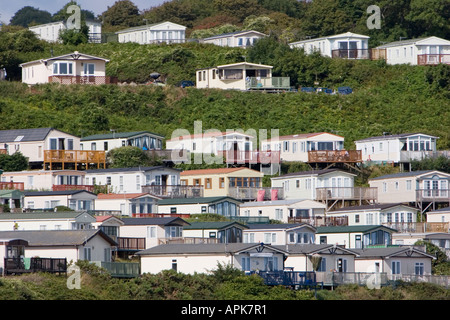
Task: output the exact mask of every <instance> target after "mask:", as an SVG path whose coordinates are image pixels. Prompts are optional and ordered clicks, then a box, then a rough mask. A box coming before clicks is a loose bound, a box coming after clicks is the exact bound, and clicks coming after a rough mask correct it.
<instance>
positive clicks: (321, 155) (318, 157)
mask: <svg viewBox="0 0 450 320" xmlns="http://www.w3.org/2000/svg"><path fill="white" fill-rule="evenodd" d="M361 161H362V155H361V150H315V151H308V162H310V163H319V162H322V163H356V162H361Z"/></svg>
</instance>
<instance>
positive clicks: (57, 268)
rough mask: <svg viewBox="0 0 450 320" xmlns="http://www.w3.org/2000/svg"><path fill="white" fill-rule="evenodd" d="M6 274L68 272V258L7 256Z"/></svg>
mask: <svg viewBox="0 0 450 320" xmlns="http://www.w3.org/2000/svg"><path fill="white" fill-rule="evenodd" d="M4 261H5V264H4V266H5V267H4V273H5V274H21V273H27V272H50V273H63V272H67V259H65V258H63V259H55V258H5V260H4Z"/></svg>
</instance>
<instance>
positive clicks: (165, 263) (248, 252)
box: [137, 243, 286, 274]
mask: <svg viewBox="0 0 450 320" xmlns="http://www.w3.org/2000/svg"><path fill="white" fill-rule="evenodd" d="M137 255H139V257H140V259H141V273H143V274H144V273H159V272H161V271H163V270H168V269H173V270H176V271H178V272H181V273H186V274H194V273H209V272H211V271H213V270H215V269H217V267H218V265H219V264H220V265H229V266H231V267H234V268H237V269H239V270H242V271H246V272H250V271H257V270H259V271H275V270H283V267H284V259H285V256H286V251H285V250H284V249H282V248H278V247H274V246H270V245H267V244H262V243H261V244H254V243H253V244H251V243H217V244H165V245H160V246H156V247H153V248H150V249H147V250H143V251H139V252H138V253H137Z"/></svg>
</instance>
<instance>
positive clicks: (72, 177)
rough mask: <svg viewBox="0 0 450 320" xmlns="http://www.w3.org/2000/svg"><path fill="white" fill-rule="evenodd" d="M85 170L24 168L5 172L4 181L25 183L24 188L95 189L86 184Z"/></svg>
mask: <svg viewBox="0 0 450 320" xmlns="http://www.w3.org/2000/svg"><path fill="white" fill-rule="evenodd" d="M84 176H85V171H82V170H24V171H10V172H3V174H2V176H1V177H2V181H3V182H8V181H14V182H15V183H17V182H20V183H23V186H24V190H28V191H31V190H40V191H52V190H53V191H61V190H65V189H84V190H86V191H91V192H92V191H94V188H93V186H86V185H85V184H84Z"/></svg>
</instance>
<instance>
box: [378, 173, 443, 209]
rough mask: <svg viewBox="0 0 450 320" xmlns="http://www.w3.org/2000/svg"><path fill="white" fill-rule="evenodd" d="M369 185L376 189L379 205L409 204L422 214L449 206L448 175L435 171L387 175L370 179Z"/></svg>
mask: <svg viewBox="0 0 450 320" xmlns="http://www.w3.org/2000/svg"><path fill="white" fill-rule="evenodd" d="M369 185H370V187H374V188H377V189H378V202H379V203H393V202H404V203H410V204H412V205H415V206H417V207H418V208H419V209H420V210H421V212H422V213H423V212H425V211H427V210H428V209H431V210H435V209H436V205H438V204H442V205H447V206H448V205H450V192H449V189H450V174H449V173H445V172H440V171H437V170H422V171H410V172H400V173H394V174H388V175H384V176H380V177H376V178H373V179H370V180H369Z"/></svg>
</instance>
